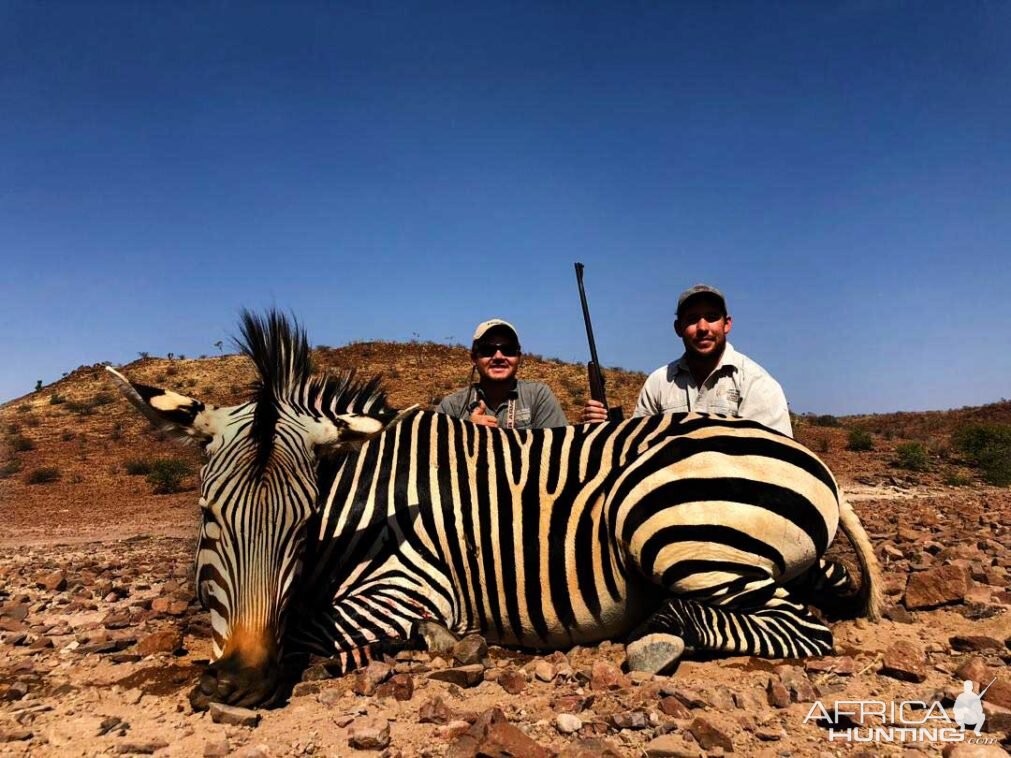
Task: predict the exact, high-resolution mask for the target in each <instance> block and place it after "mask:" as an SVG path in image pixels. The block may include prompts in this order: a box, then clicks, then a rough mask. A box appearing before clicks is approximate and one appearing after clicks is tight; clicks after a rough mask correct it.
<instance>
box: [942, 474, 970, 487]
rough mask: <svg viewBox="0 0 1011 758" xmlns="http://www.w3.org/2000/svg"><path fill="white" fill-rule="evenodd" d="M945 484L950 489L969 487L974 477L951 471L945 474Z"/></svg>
mask: <svg viewBox="0 0 1011 758" xmlns="http://www.w3.org/2000/svg"><path fill="white" fill-rule="evenodd" d="M944 483H945V484H947V485H948V486H949V487H967V486H969V485H970V484H972V477H971V476H968V475H966V474H963V473H962V472H961V471H950V472H948V473H947V474H945V476H944Z"/></svg>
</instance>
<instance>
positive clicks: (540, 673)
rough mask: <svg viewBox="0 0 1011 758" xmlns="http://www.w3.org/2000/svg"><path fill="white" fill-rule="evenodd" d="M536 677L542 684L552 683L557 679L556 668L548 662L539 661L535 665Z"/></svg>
mask: <svg viewBox="0 0 1011 758" xmlns="http://www.w3.org/2000/svg"><path fill="white" fill-rule="evenodd" d="M534 676H536V677H537V678H538V679H540V680H541V681H542V682H550V681H551V680H552V679H554V678H555V667H554V665H553V664H551V663H548V662H547V661H544V660H541V661H537V663H536V664H534Z"/></svg>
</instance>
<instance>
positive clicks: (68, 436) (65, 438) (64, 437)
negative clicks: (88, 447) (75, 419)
mask: <svg viewBox="0 0 1011 758" xmlns="http://www.w3.org/2000/svg"><path fill="white" fill-rule="evenodd" d="M76 436H77V435H75V434H74V432H72V431H70V430H69V429H66V430H64V432H63V434H61V435H60V439H61V440H63V441H64V442H70V441H71V440H72V439H74V437H76Z"/></svg>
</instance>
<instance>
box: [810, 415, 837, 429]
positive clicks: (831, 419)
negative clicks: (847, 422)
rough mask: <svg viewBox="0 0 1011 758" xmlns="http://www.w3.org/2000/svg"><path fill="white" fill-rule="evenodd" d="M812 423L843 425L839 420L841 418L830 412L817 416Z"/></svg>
mask: <svg viewBox="0 0 1011 758" xmlns="http://www.w3.org/2000/svg"><path fill="white" fill-rule="evenodd" d="M811 423H813V424H814V425H815V426H842V424H841V423H840V422H839V419H837V418H836V417H835V416H832V415H830V414H828V413H826V414H823V415H821V416H815V417H814V418H813V419H812V420H811Z"/></svg>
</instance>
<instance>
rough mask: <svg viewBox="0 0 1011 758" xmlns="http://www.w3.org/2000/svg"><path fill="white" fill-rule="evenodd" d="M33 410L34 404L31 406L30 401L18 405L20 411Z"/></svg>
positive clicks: (29, 411)
mask: <svg viewBox="0 0 1011 758" xmlns="http://www.w3.org/2000/svg"><path fill="white" fill-rule="evenodd" d="M31 412H32V406H30V405H29V404H28V403H21V405H19V406H18V413H31Z"/></svg>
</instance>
